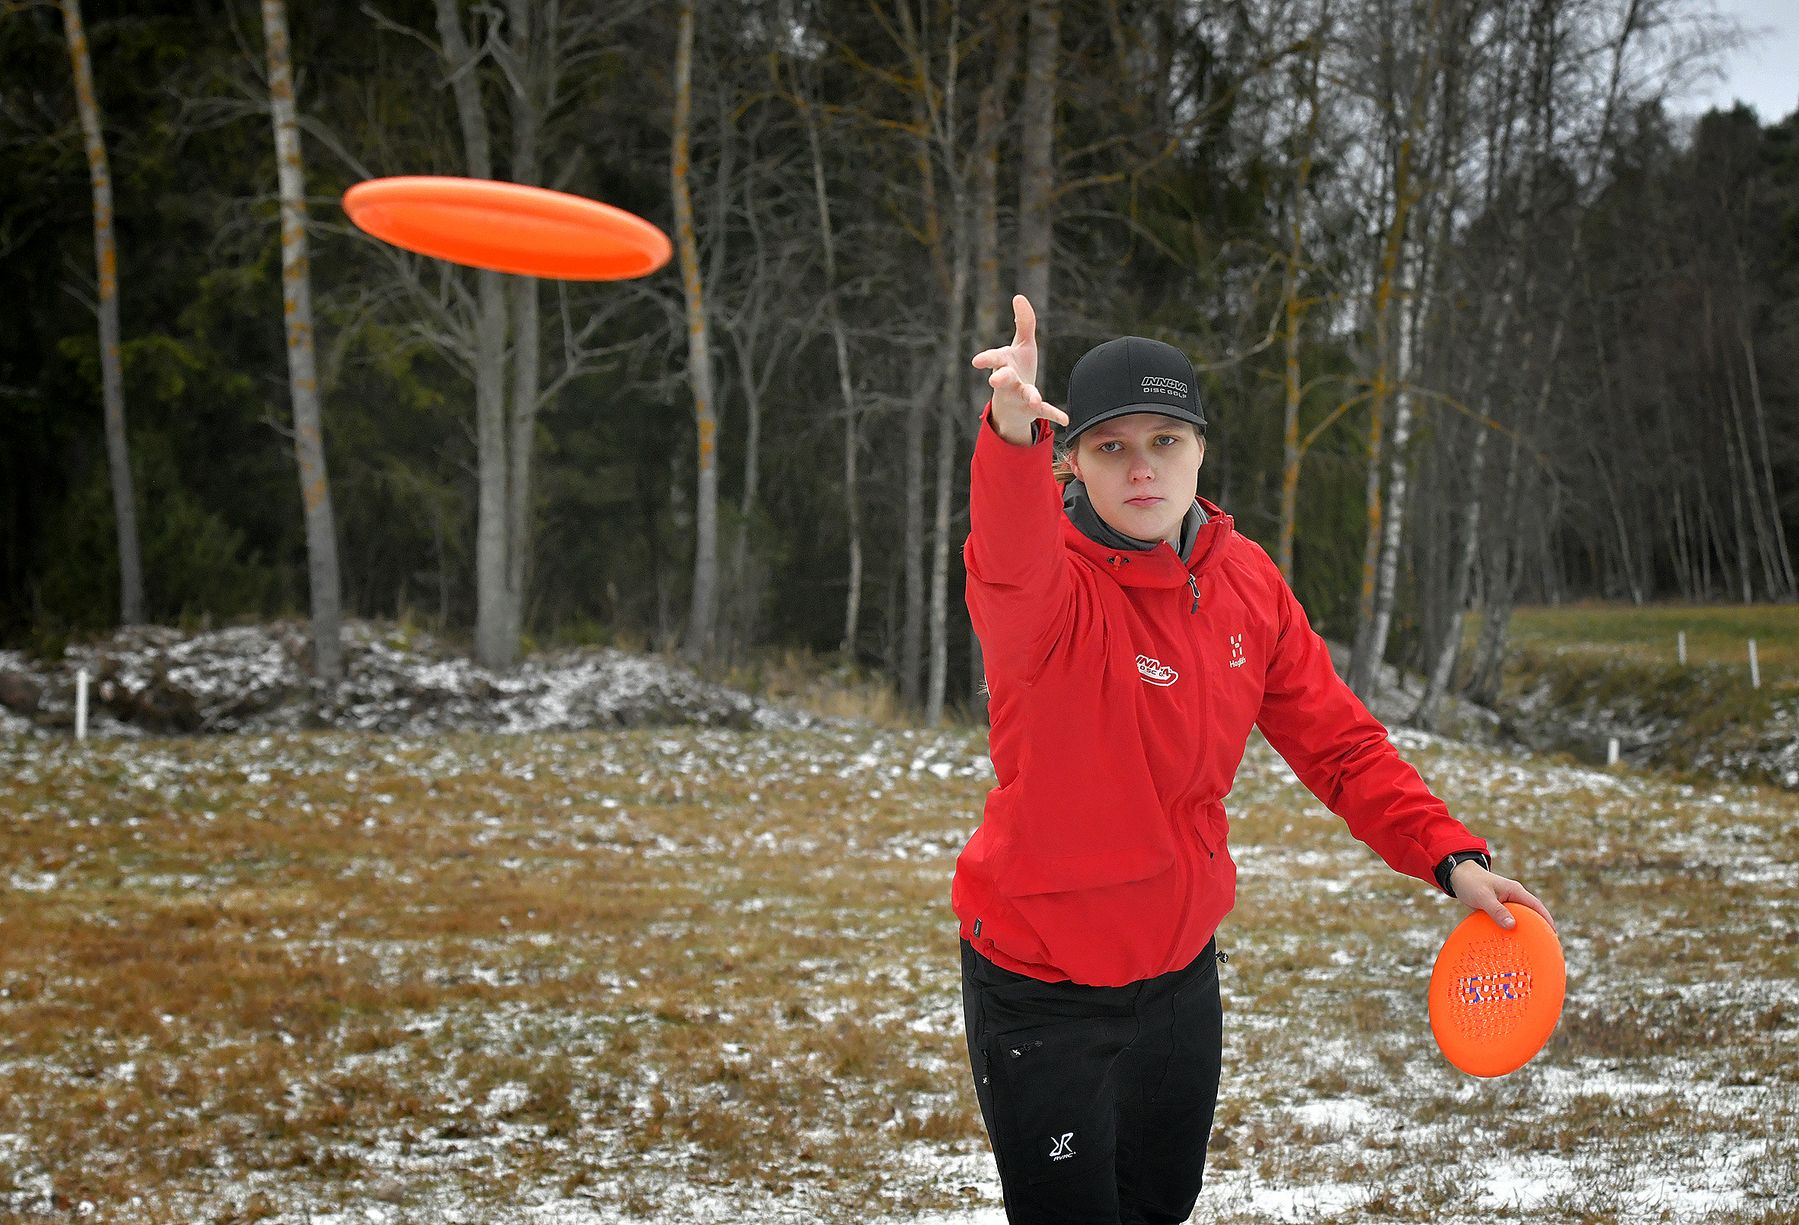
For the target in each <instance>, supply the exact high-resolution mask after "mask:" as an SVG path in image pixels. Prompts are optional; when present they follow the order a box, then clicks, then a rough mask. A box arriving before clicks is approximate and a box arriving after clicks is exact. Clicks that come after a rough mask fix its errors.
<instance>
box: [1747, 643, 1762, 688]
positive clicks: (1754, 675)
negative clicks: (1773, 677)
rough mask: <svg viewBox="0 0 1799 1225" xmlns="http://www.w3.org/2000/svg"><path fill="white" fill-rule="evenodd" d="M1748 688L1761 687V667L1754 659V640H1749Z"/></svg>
mask: <svg viewBox="0 0 1799 1225" xmlns="http://www.w3.org/2000/svg"><path fill="white" fill-rule="evenodd" d="M1749 686H1750V688H1752V689H1760V688H1761V687H1762V666H1761V663H1760V662H1759V661H1758V660H1757V659H1756V658H1755V639H1753V638H1751V639H1750V640H1749Z"/></svg>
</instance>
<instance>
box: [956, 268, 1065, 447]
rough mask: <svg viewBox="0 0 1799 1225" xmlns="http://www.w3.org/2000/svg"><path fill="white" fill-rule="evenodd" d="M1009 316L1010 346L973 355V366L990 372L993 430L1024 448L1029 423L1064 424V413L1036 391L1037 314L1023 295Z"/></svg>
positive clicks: (1029, 439)
mask: <svg viewBox="0 0 1799 1225" xmlns="http://www.w3.org/2000/svg"><path fill="white" fill-rule="evenodd" d="M1012 317H1013V319H1014V326H1013V332H1012V343H1011V344H1009V345H1005V346H1003V347H1001V348H998V349H987V350H984V351H983V352H980V353H977V354H975V356H974V365H975V367H976V368H977V369H980V370H991V371H992V372H993V373H991V374H989V375H988V376H987V385H988V386H989V387H991V388H993V409H992V417H993V428H994V429H996V430H998V431H999V436H1000V437H1001V438H1004V439H1005V440H1006V441H1007V442H1011V443H1017V444H1018V445H1020V446H1024V445H1028V444H1029V443H1031V442H1033V441H1034V438H1033V435H1032V425H1031V423H1032V422H1034V421H1037V420H1038V419H1040V418H1041V419H1042V420H1044V421H1054V422H1055V423H1057V424H1058V425H1067V424H1068V414H1067V413H1065V412H1063V411H1062V410H1061V409H1059V408H1057V407H1056V406H1055V405H1053V404H1050V403H1048V402H1046V401H1045V400H1044V398H1043V393H1042V392H1040V391H1038V390H1037V312H1036V311H1034V310H1032V309H1031V303H1030V300H1029V299H1027V298H1026V297H1025V296H1024V295H1023V294H1014V295H1013V297H1012Z"/></svg>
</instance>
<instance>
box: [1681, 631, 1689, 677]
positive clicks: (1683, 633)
mask: <svg viewBox="0 0 1799 1225" xmlns="http://www.w3.org/2000/svg"><path fill="white" fill-rule="evenodd" d="M1680 666H1681V667H1683V668H1684V667H1686V666H1687V632H1686V631H1685V630H1681V631H1680Z"/></svg>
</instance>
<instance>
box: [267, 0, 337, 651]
mask: <svg viewBox="0 0 1799 1225" xmlns="http://www.w3.org/2000/svg"><path fill="white" fill-rule="evenodd" d="M262 28H263V37H264V41H265V42H266V43H267V46H268V70H269V116H270V119H271V120H272V121H273V123H274V128H275V174H276V179H277V182H278V184H279V189H280V195H281V297H282V315H283V317H284V318H285V319H286V321H287V329H286V330H287V370H288V392H289V395H290V396H291V398H292V400H293V418H294V459H295V461H296V462H297V464H298V465H299V474H300V501H301V509H302V512H303V514H304V515H305V521H306V558H307V574H308V577H309V579H310V589H311V597H312V660H313V669H314V671H315V672H316V673H317V675H318V677H319V679H321V680H323V681H325V682H327V683H328V684H335V683H336V682H337V681H339V680H341V679H342V677H343V644H342V641H341V622H342V612H341V609H340V603H341V597H340V594H339V580H338V573H337V521H336V518H335V516H334V515H333V514H332V511H331V484H330V479H329V476H328V473H327V470H326V466H325V439H324V427H323V424H322V421H321V414H320V411H319V380H318V366H317V361H316V358H315V354H314V347H313V328H312V274H311V271H310V265H309V262H308V258H307V246H306V168H305V163H304V161H303V160H302V156H301V148H300V122H299V111H298V106H297V103H296V100H295V97H294V78H293V62H292V54H291V50H290V44H289V40H288V34H287V4H286V0H262Z"/></svg>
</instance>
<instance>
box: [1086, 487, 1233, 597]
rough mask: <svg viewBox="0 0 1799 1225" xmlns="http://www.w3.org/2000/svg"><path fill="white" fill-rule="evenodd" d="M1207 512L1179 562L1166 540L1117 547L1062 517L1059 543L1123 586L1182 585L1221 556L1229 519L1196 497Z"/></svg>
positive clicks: (1230, 521)
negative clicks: (1184, 558) (1190, 552)
mask: <svg viewBox="0 0 1799 1225" xmlns="http://www.w3.org/2000/svg"><path fill="white" fill-rule="evenodd" d="M1194 501H1196V502H1198V503H1199V505H1200V508H1201V509H1203V510H1204V511H1205V512H1206V522H1205V523H1203V524H1202V525H1200V529H1199V534H1198V535H1197V536H1195V537H1194V539H1193V556H1192V559H1191V560H1190V561H1188V562H1187V563H1186V564H1184V565H1183V564H1182V562H1181V559H1180V556H1179V555H1178V554H1177V553H1175V551H1174V548H1173V547H1172V546H1171V545H1169V544H1168V543H1167V542H1166V541H1164V542H1161V543H1158V544H1157V545H1156V547H1155V548H1153V549H1149V550H1146V551H1139V550H1136V549H1117V548H1112V547H1111V546H1109V545H1104V544H1101V543H1100V542H1099V541H1097V540H1093V539H1090V538H1089V537H1088V536H1087V534H1086V533H1085V532H1083V531H1081V529H1080V528H1078V527H1076V526H1075V525H1074V524H1073V523H1072V522H1070V521H1069V518H1068V516H1067V515H1063V516H1062V544H1063V546H1064V547H1065V548H1067V549H1069V550H1071V551H1072V552H1075V553H1078V554H1080V555H1081V556H1082V557H1085V558H1087V559H1088V560H1089V561H1092V562H1095V563H1097V564H1098V565H1100V566H1102V567H1104V568H1105V569H1106V571H1107V572H1109V573H1110V574H1111V575H1112V576H1113V577H1114V578H1115V579H1117V580H1118V583H1119V584H1120V585H1121V586H1124V587H1181V586H1185V585H1186V582H1187V576H1188V574H1189V573H1191V574H1192V575H1194V576H1195V577H1197V576H1199V575H1201V574H1204V573H1205V572H1206V571H1207V570H1209V569H1211V568H1212V567H1213V566H1214V565H1216V564H1217V563H1218V560H1219V558H1221V557H1223V556H1224V542H1225V540H1226V539H1228V538H1229V537H1230V534H1231V528H1232V522H1233V521H1232V519H1231V517H1230V516H1229V515H1227V514H1225V513H1224V512H1223V511H1222V510H1220V509H1218V507H1216V506H1214V505H1212V503H1210V502H1208V501H1206V500H1205V499H1204V498H1195V499H1194Z"/></svg>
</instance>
